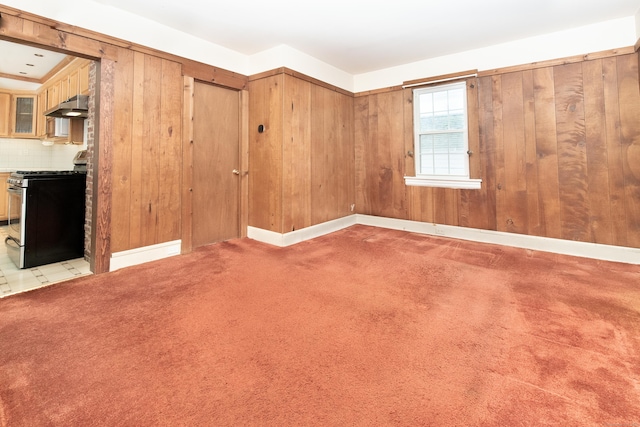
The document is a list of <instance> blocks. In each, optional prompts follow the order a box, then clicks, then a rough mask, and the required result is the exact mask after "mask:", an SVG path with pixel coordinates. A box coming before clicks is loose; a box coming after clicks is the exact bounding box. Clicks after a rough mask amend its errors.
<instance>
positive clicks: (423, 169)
mask: <svg viewBox="0 0 640 427" xmlns="http://www.w3.org/2000/svg"><path fill="white" fill-rule="evenodd" d="M420 173H423V174H429V175H433V174H434V172H433V156H431V155H422V156H420Z"/></svg>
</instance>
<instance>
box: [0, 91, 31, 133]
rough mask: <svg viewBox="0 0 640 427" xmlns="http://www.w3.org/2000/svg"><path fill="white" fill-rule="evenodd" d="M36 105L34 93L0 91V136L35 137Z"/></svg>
mask: <svg viewBox="0 0 640 427" xmlns="http://www.w3.org/2000/svg"><path fill="white" fill-rule="evenodd" d="M37 105H38V99H37V96H36V95H35V94H23V93H13V92H9V91H6V92H0V137H11V138H35V137H36V120H37V114H36V113H37Z"/></svg>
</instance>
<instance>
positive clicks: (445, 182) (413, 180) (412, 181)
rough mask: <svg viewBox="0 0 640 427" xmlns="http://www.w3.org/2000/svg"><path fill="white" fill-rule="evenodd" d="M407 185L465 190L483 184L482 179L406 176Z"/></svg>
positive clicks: (474, 188)
mask: <svg viewBox="0 0 640 427" xmlns="http://www.w3.org/2000/svg"><path fill="white" fill-rule="evenodd" d="M404 183H405V185H411V186H416V187H439V188H457V189H463V190H479V189H480V185H481V184H482V180H481V179H471V178H466V179H435V178H421V177H415V176H405V177H404Z"/></svg>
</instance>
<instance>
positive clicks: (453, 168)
mask: <svg viewBox="0 0 640 427" xmlns="http://www.w3.org/2000/svg"><path fill="white" fill-rule="evenodd" d="M466 161H467V159H466V156H465V155H463V154H452V155H451V156H449V169H450V173H451V175H464V174H465V172H466V167H465V162H466Z"/></svg>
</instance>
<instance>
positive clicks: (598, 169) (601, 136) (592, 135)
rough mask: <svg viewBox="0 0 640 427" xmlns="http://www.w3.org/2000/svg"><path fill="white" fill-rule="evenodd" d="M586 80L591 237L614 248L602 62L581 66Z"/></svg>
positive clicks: (591, 62) (585, 103) (585, 101)
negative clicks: (612, 245)
mask: <svg viewBox="0 0 640 427" xmlns="http://www.w3.org/2000/svg"><path fill="white" fill-rule="evenodd" d="M582 72H583V78H584V117H585V126H586V127H585V137H586V143H587V170H588V174H589V175H588V182H587V186H588V189H589V193H588V195H589V206H590V218H589V225H590V227H591V236H592V239H593V241H594V242H599V243H603V244H608V245H611V244H613V233H612V222H611V206H610V203H609V199H610V197H609V166H608V160H607V145H608V141H607V135H606V116H605V106H604V85H603V70H602V61H601V60H595V61H586V62H584V63H583V64H582Z"/></svg>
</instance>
